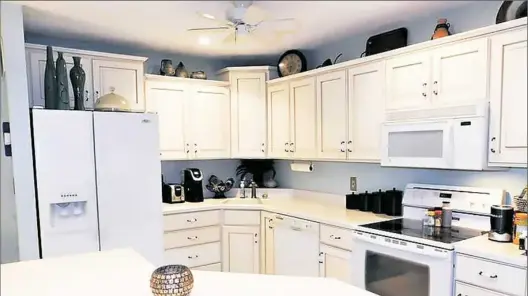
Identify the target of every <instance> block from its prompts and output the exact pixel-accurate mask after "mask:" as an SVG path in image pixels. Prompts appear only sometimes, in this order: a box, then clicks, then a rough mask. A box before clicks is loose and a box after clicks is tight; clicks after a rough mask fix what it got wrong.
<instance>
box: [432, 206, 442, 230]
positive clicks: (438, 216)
mask: <svg viewBox="0 0 528 296" xmlns="http://www.w3.org/2000/svg"><path fill="white" fill-rule="evenodd" d="M434 226H435V227H442V208H441V207H437V208H435V209H434Z"/></svg>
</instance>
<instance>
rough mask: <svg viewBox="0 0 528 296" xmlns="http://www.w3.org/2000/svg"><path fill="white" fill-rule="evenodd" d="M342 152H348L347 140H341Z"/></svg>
mask: <svg viewBox="0 0 528 296" xmlns="http://www.w3.org/2000/svg"><path fill="white" fill-rule="evenodd" d="M341 152H346V150H345V141H341Z"/></svg>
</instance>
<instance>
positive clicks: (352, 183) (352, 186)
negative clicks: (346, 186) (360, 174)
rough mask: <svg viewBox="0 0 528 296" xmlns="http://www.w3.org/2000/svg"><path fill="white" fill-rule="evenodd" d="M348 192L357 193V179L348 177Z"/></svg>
mask: <svg viewBox="0 0 528 296" xmlns="http://www.w3.org/2000/svg"><path fill="white" fill-rule="evenodd" d="M350 191H357V178H356V177H350Z"/></svg>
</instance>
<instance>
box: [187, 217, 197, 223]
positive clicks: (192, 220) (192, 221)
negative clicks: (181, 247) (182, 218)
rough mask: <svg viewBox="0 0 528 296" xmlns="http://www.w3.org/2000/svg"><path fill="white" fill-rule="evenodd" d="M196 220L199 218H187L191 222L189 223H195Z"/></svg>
mask: <svg viewBox="0 0 528 296" xmlns="http://www.w3.org/2000/svg"><path fill="white" fill-rule="evenodd" d="M196 221H198V220H196V218H194V219H188V220H187V222H189V223H194V222H196Z"/></svg>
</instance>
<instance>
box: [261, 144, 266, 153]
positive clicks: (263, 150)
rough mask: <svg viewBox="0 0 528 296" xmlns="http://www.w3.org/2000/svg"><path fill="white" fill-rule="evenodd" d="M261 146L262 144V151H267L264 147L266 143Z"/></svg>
mask: <svg viewBox="0 0 528 296" xmlns="http://www.w3.org/2000/svg"><path fill="white" fill-rule="evenodd" d="M261 146H262V152H266V151H265V149H264V147H265V145H264V143H262V145H261Z"/></svg>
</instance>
